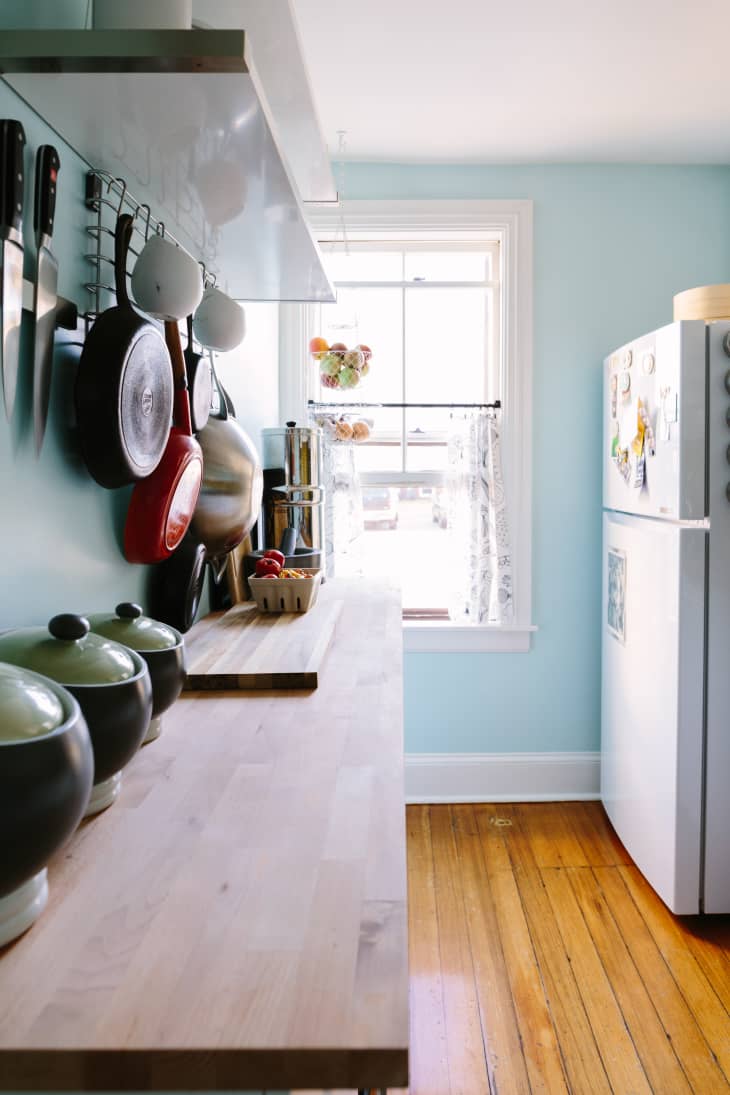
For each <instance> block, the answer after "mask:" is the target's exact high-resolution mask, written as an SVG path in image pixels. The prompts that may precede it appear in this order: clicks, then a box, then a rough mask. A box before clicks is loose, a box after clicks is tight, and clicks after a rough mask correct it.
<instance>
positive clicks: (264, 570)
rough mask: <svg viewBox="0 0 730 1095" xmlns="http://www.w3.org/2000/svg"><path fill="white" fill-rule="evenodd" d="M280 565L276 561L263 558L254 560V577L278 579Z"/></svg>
mask: <svg viewBox="0 0 730 1095" xmlns="http://www.w3.org/2000/svg"><path fill="white" fill-rule="evenodd" d="M280 570H281V567H280V565H279V564H278V563H277V561H276V559H267V558H266V557H265V556H264V558H263V559H257V560H256V577H257V578H278V577H279V571H280Z"/></svg>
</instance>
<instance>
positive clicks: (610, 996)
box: [542, 868, 651, 1095]
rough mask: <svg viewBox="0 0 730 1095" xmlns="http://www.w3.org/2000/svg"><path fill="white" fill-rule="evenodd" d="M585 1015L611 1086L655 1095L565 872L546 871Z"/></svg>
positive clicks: (549, 894) (554, 908)
mask: <svg viewBox="0 0 730 1095" xmlns="http://www.w3.org/2000/svg"><path fill="white" fill-rule="evenodd" d="M542 877H543V881H544V883H545V889H546V891H547V894H548V897H549V898H550V904H551V906H552V909H553V912H554V913H555V917H556V920H557V923H558V928H559V930H560V934H561V936H562V940H563V946H564V947H565V951H566V953H567V955H568V961H569V962H570V964H571V968H572V970H573V973H574V974H575V979H576V982H577V984H578V988H579V991H580V994H581V998H582V1000H583V1006H584V1007H585V1010H586V1014H587V1016H588V1019H589V1021H590V1024H591V1030H592V1031H593V1036H594V1038H595V1039H596V1043H597V1045H598V1050H599V1052H600V1054H601V1058H602V1061H603V1065H604V1068H605V1070H606V1074H607V1076H608V1080H609V1083H610V1085H611V1090H612V1091H615V1092H631V1093H632V1095H642V1093H643V1095H651V1088H650V1086H649V1082H648V1080H647V1078H646V1073H645V1072H644V1069H643V1067H642V1064H641V1061H640V1059H639V1055H638V1053H637V1052H636V1047H635V1046H634V1043H633V1041H632V1040H631V1035H630V1033H629V1031H628V1030H627V1028H626V1024H625V1022H624V1018H623V1015H622V1014H621V1009H620V1007H619V1005H618V1003H617V1001H616V997H615V996H614V993H613V989H612V988H611V984H610V982H609V980H608V978H607V977H606V973H605V970H604V968H603V965H602V964H601V959H600V958H599V956H598V953H597V951H596V949H595V946H594V944H593V940H592V938H591V935H590V932H589V931H588V928H587V927H586V923H585V920H584V919H583V914H582V913H581V911H580V908H579V906H578V902H577V901H576V898H575V894H574V892H573V888H572V886H571V884H570V879H569V878H568V877H567V875H566V873H565V871H561V870H555V869H552V868H547V869H546V870H544V871H543V872H542Z"/></svg>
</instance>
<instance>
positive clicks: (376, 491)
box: [281, 202, 531, 649]
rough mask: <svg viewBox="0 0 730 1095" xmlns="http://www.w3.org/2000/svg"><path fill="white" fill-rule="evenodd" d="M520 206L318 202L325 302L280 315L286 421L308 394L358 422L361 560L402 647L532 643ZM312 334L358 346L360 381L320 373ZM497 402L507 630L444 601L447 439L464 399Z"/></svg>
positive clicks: (524, 246) (525, 215)
mask: <svg viewBox="0 0 730 1095" xmlns="http://www.w3.org/2000/svg"><path fill="white" fill-rule="evenodd" d="M530 212H531V210H530V203H528V202H514V203H490V202H474V203H472V202H463V203H454V202H431V203H411V202H402V203H398V202H396V203H389V202H382V203H381V202H350V203H347V204H346V207H345V208H344V209H338V210H333V211H329V210H327V211H324V212H323V211H320V210H319V209H317V211H316V212H315V214H314V215H313V217H312V220H313V223H314V228H315V232H316V235H317V236H318V238H319V240H320V242H321V247H322V250H323V253H324V256H325V263H326V266H327V270H328V273H329V276H330V278H331V280H332V282H333V285H334V287H335V289H336V293H337V302H336V304H324V305H319V304H312V305H306V306H300V308H299V311H298V313H297V312H296V311H295V309H296V306H286V307H285V308H284V310H283V323H282V336H283V337H282V384H281V402H282V409H283V410H285V412H286V414H287V417H292V416H293V417H297V418H300V419H301V418H302V417H303V416H304V407H305V404H306V403H307V402H308V401H310V400H311V401H313V402H314V403H315V404H317V405H320V406H324V407H328V408H331V412H332V413H333V414H335V415H337V414H339V413H340V411H341V412H342V413H343V414H347V415H349V416H350V417H351V418H352V417H357V416H358V415H359V416H361V417H362V418H364V419H365V420H367V421H368V422H369V424H370V429H371V432H370V437H369V439H368V441H367V442H366V443H364V444H360V445H358V446H356V447H355V450H354V452H355V456H356V461H357V467H358V472H359V477H360V481H361V484H362V506H363V521H364V533H363V536H362V544H361V551H360V553H359V555H358V563H359V565H360V566H361V567H362V569H363V571H364V572H365V573H368V574H373V575H376V574H384V573H385V574H390V575H393V576H395V577H396V578H397V579H398V581H399V582H400V585H401V588H402V591H403V608H404V621H405V625H406V643H407V646H409V647H411V648H413V649H441V648H443V649H459V648H467V649H474V648H476V649H479V648H483V649H491V648H495V649H527V648H528V647H529V636H528V632H529V630H531V628H530V624H531V619H530V603H529V598H530V573H529V568H530V558H529V542H527V543H525V537H526V536H529V524H530V521H529V508H530V474H529V473H530V469H529V451H530V437H529V430H530V421H529V419H530V400H529V396H530V375H529V370H530V344H531V338H530V331H529V326H530V323H531V317H530V295H531V294H530V292H529V289H530V276H531V270H530V251H531V238H530V237H531V217H530ZM520 234H521V235H522V239H520V238H519V236H520ZM518 267H519V269H518ZM518 274H520V275H521V277H518ZM521 292H522V293H523V294H524V295H523V296H522V299H520V293H521ZM520 323H521V324H522V328H521V329H520V327H519V325H520ZM314 335H320V336H322V337H324V338H325V339H326V340H327V342H328V343H329V344H332V343H334V342H342V343H344V344H345V345H347V346H348V348H352V347H354V346H355V345H356V344H358V343H360V344H362V343H365V344H367V345H368V346H369V347H371V349H372V351H373V356H372V359H371V362H370V371H369V373H368V375H367V377H365V378H364V379H363V380H362V381H361V383H360V385H359V386H358V387H357V388H354V389H347V390H343V389H341V388H336V389H333V388H332V387H331V386H329V385H328V384H327V383H323V382H322V380H321V378H320V372H319V368H318V367H317V364H316V362H315V361H313V360H312V359H311V358H308V357H307V355H306V346H307V344H308V341H309V338H310V337H312V336H314ZM295 343H298V345H295ZM287 362H288V363H289V364H287ZM292 363H295V365H294V368H292ZM295 369H298V370H300V371H301V376H300V377H299V378H297V377H296V375H295ZM302 377H303V379H302ZM513 400H514V401H515V402H514V403H513V413H512V414H511V415H510V413H509V409H510V402H511V401H513ZM358 403H363V404H365V406H363V407H362V408H358V407H357V406H355V404H358ZM494 403H499V404H500V405H501V407H502V408H503V409H502V410H500V412H499V413H500V415H501V421H502V430H503V448H504V463H505V481H506V485H507V488H508V491H509V496H510V497H509V500H508V508H509V514H510V521H511V535H512V541H513V547H512V551H513V556H514V560H515V576H514V582H515V620H514V622H513V623H512V624H511V625H510V627H509V628H473V627H472V628H469V627H456V626H454V625H453V624H452V623H451V622H450V620H449V604H448V590H449V575H448V566H449V565H450V564H449V558H450V555H449V541H448V536H449V531H448V520H449V515H448V505H447V496H446V494H447V492H446V491H445V488H444V482H445V476H446V474H447V471H448V437H449V433H450V429H451V421H452V416H453V415H458V414H459V413H460V411H461V410H462V405H463V407H464V408H468V407H473V406H478V405H491V404H494ZM498 630H499V631H502V632H504V633H505V634H502V636H501V637H498V636H495V634H494V632H496V631H498ZM477 631H478V632H480V635H478V636H476V635H475V634H474V633H475V632H477Z"/></svg>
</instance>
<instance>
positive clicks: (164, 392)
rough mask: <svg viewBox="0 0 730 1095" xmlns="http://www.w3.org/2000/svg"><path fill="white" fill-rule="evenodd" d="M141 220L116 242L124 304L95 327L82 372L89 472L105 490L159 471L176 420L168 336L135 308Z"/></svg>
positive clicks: (80, 403)
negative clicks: (130, 283)
mask: <svg viewBox="0 0 730 1095" xmlns="http://www.w3.org/2000/svg"><path fill="white" fill-rule="evenodd" d="M133 224H134V219H133V218H132V217H131V216H129V215H128V214H126V213H125V214H123V215H122V216H120V217H119V218H118V220H117V227H116V233H115V237H114V279H115V285H116V293H117V303H116V306H115V307H114V308H109V309H107V311H106V312H102V313H101V315H100V316H99V317H98V318H97V319H96V321H95V322H94V325H93V327H92V328H91V330H90V332H89V334H88V337H87V339H86V342H85V344H84V349H83V351H82V354H81V360H80V361H79V368H78V373H77V374H76V389H75V402H76V419H77V422H78V426H79V432H80V436H81V449H82V452H83V457H84V460H85V462H86V466H87V467H88V469H89V471H90V472H91V474H92V476H93V477H94V479H96V481H97V483H99V484H100V485H101V486H102V487H108V488H113V487H121V486H123V485H124V484H125V483H132V482H134V481H135V480H138V479H144V478H146V476H148V475H150V474H151V472H153V471H154V470H155V468H156V467H157V465H158V464H159V462H160V460H161V459H162V454H163V453H164V451H165V446H166V444H167V439H168V436H169V433H170V422H171V419H172V397H173V380H172V365H171V362H170V355H169V353H168V350H167V346H166V345H165V339H164V338H163V336H162V334H161V332H160V331H159V330H158V328H157V327H156V326H155V325H154V324H153V323H152V321H151V320H149V319H147V318H146V316H144V315H143V314H141V313H140V312H138V311H137V310H136V309H135V308H133V307H132V304H131V301H130V299H129V296H128V294H127V254H128V251H129V244H130V240H131V238H132V229H133Z"/></svg>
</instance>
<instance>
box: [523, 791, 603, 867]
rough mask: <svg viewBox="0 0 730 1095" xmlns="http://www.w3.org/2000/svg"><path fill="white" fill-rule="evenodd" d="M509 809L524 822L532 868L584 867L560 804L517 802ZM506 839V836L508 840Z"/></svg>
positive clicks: (584, 858)
mask: <svg viewBox="0 0 730 1095" xmlns="http://www.w3.org/2000/svg"><path fill="white" fill-rule="evenodd" d="M512 809H513V810H514V813H515V815H516V817H517V818H518V819H521V820H524V825H523V826H522V828H523V832H524V833H525V835H526V837H527V839H528V840H529V842H530V848H531V850H532V855H533V857H534V864H535V866H536V867H588V866H589V862H588V858H587V856H586V853H585V851H584V849H583V847H582V846H581V843H580V841H579V840H578V837H577V836H576V834H575V832H574V831H573V828H572V826H571V825H570V824H569V821H568V819H567V818H566V816H565V814H563V812H562V809H561V804H560V803H555V802H529V803H520V804H518V805H516V806H513V807H512ZM508 839H509V837H508Z"/></svg>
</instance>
